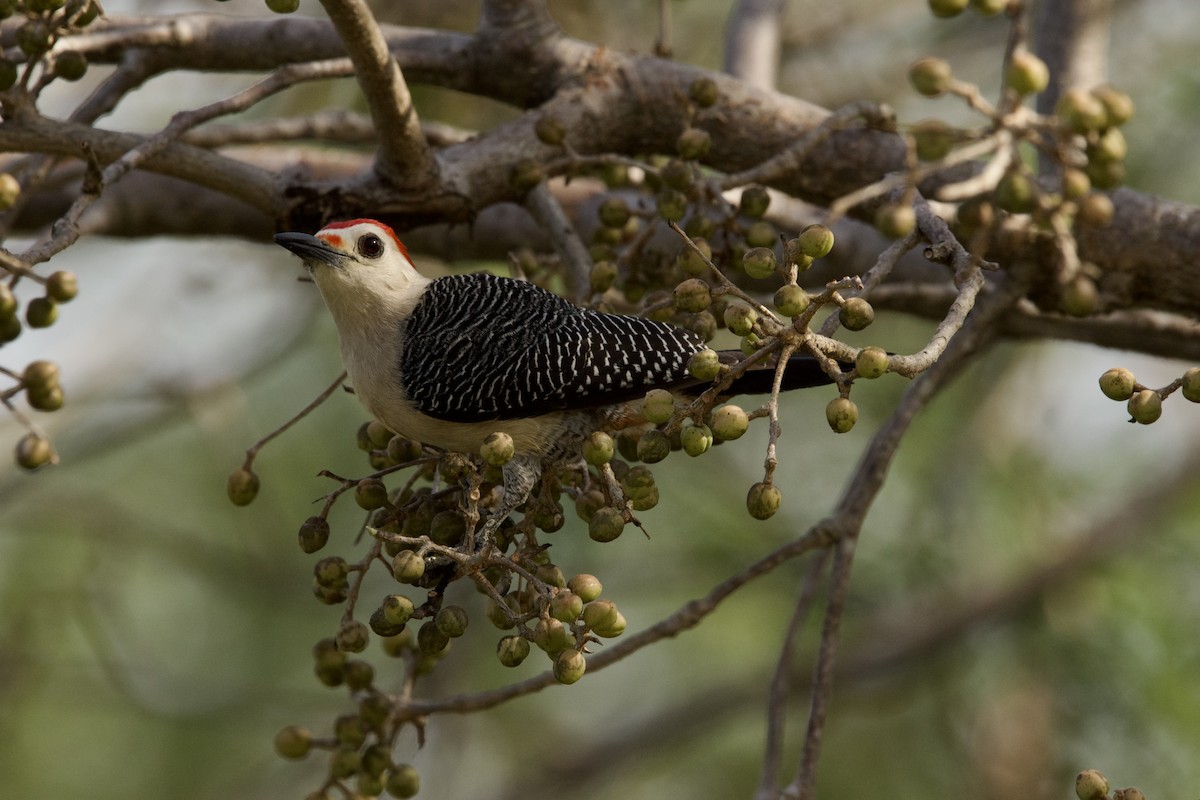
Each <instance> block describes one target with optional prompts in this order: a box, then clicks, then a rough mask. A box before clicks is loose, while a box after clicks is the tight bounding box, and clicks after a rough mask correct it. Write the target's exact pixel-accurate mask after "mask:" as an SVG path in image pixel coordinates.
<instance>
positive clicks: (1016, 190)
mask: <svg viewBox="0 0 1200 800" xmlns="http://www.w3.org/2000/svg"><path fill="white" fill-rule="evenodd" d="M996 205H997V206H999V207H1000V208H1002V209H1004V210H1005V211H1008V212H1010V213H1013V214H1028V213H1029V212H1030V211H1033V210H1034V209H1035V208H1037V205H1038V198H1037V189H1036V188H1035V187H1034V185H1033V179H1032V178H1030V177H1029V175H1027V174H1026V173H1024V172H1020V171H1016V170H1014V171H1012V172H1009V173H1007V174H1005V176H1004V177H1003V178H1001V179H1000V183H999V184H997V186H996Z"/></svg>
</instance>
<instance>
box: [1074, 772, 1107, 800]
mask: <svg viewBox="0 0 1200 800" xmlns="http://www.w3.org/2000/svg"><path fill="white" fill-rule="evenodd" d="M1075 794H1076V796H1077V797H1078V798H1079V800H1103V798H1104V797H1106V796H1107V795H1108V778H1106V777H1104V775H1103V774H1102V773H1101V772H1100V771H1099V770H1094V769H1085V770H1084V771H1083V772H1081V773H1079V774H1078V775H1076V776H1075Z"/></svg>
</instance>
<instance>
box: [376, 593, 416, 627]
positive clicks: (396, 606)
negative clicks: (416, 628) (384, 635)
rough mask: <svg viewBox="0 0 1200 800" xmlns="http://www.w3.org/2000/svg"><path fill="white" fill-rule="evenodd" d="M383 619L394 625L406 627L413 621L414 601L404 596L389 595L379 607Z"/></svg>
mask: <svg viewBox="0 0 1200 800" xmlns="http://www.w3.org/2000/svg"><path fill="white" fill-rule="evenodd" d="M379 608H380V609H381V610H382V612H383V618H384V619H385V620H387V622H388V623H390V624H392V625H404V624H405V623H407V622H408V621H409V620H410V619H412V615H413V611H414V610H415V609H414V607H413V601H412V600H409V599H408V598H407V597H405V596H404V595H402V594H389V595H388V596H387V597H385V598H383V602H382V603H381V604H380V605H379Z"/></svg>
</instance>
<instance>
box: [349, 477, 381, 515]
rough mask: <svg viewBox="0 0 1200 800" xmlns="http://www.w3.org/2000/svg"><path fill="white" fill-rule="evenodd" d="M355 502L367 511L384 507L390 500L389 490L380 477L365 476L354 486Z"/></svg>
mask: <svg viewBox="0 0 1200 800" xmlns="http://www.w3.org/2000/svg"><path fill="white" fill-rule="evenodd" d="M354 502H356V503H358V507H359V508H362V509H365V510H367V511H373V510H374V509H377V508H383V507H384V506H385V505H387V502H388V490H387V486H385V485H384V483H383V481H381V480H379V478H363V479H362V480H361V481H359V482H358V485H356V486H355V487H354Z"/></svg>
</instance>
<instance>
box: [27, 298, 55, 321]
mask: <svg viewBox="0 0 1200 800" xmlns="http://www.w3.org/2000/svg"><path fill="white" fill-rule="evenodd" d="M57 319H58V303H55V302H54V300H53V299H51V298H49V297H35V298H33V299H32V300H30V301H29V305H27V306H25V322H26V323H28V325H29V327H31V328H48V327H50V326H51V325H53V324H54V322H55V320H57Z"/></svg>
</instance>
